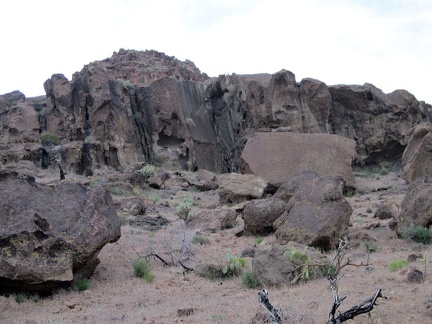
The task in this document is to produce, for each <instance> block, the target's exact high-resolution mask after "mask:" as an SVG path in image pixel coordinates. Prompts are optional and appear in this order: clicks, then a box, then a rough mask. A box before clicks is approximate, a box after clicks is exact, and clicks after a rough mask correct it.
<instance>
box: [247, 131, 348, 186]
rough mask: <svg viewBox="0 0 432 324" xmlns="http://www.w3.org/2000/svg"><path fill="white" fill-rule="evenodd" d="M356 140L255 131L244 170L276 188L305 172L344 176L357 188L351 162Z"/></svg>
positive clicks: (328, 135)
mask: <svg viewBox="0 0 432 324" xmlns="http://www.w3.org/2000/svg"><path fill="white" fill-rule="evenodd" d="M355 150H356V143H355V141H353V140H350V139H347V138H345V137H341V136H337V135H330V134H302V133H255V134H254V135H252V136H251V137H250V138H249V140H248V142H247V143H246V146H245V148H244V150H243V154H242V159H243V162H244V171H245V172H251V173H253V174H255V175H256V176H258V177H261V178H263V179H265V180H267V181H268V182H269V183H271V184H272V185H273V186H275V187H279V186H280V185H281V184H283V183H285V182H287V181H288V180H290V179H292V178H293V177H294V176H296V175H298V174H301V173H302V172H304V171H314V172H316V173H317V174H318V175H319V176H327V175H332V176H341V177H343V178H344V179H345V181H346V184H347V186H349V187H355V186H356V185H355V179H354V175H353V173H352V168H351V164H352V162H353V160H354V158H355V156H356V151H355Z"/></svg>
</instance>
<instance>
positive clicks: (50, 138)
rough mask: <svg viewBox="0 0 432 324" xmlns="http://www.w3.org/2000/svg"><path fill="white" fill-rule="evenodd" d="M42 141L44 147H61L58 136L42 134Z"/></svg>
mask: <svg viewBox="0 0 432 324" xmlns="http://www.w3.org/2000/svg"><path fill="white" fill-rule="evenodd" d="M40 140H41V142H42V144H43V145H49V144H54V145H59V144H61V140H60V139H59V138H58V137H57V136H56V135H51V134H48V133H45V134H42V135H41V136H40Z"/></svg>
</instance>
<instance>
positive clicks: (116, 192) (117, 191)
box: [111, 187, 123, 196]
mask: <svg viewBox="0 0 432 324" xmlns="http://www.w3.org/2000/svg"><path fill="white" fill-rule="evenodd" d="M111 193H112V194H113V195H116V196H120V195H122V194H123V190H122V189H121V188H120V187H112V188H111Z"/></svg>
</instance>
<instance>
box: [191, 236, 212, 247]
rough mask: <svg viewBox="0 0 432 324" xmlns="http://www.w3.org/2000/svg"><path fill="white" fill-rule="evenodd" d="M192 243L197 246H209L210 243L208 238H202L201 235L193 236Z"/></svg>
mask: <svg viewBox="0 0 432 324" xmlns="http://www.w3.org/2000/svg"><path fill="white" fill-rule="evenodd" d="M192 243H194V244H199V245H204V244H210V241H209V239H208V238H206V237H204V236H202V235H195V236H194V238H193V240H192Z"/></svg>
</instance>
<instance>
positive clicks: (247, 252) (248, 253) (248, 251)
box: [240, 247, 256, 258]
mask: <svg viewBox="0 0 432 324" xmlns="http://www.w3.org/2000/svg"><path fill="white" fill-rule="evenodd" d="M255 251H256V249H255V247H247V248H245V249H244V250H243V251H242V252H241V254H240V256H241V257H242V258H244V257H250V258H253V257H254V256H255Z"/></svg>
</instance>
